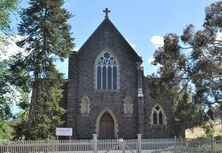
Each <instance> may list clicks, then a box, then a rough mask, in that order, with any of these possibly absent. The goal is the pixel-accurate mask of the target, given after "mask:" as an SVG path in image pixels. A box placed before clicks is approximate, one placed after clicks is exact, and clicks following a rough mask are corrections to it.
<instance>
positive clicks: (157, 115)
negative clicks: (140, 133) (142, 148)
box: [150, 104, 167, 125]
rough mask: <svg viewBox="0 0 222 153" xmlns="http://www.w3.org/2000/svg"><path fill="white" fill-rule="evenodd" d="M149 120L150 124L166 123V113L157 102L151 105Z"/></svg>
mask: <svg viewBox="0 0 222 153" xmlns="http://www.w3.org/2000/svg"><path fill="white" fill-rule="evenodd" d="M150 120H151V124H152V125H166V123H167V122H166V115H165V113H164V110H163V108H162V107H161V106H160V105H159V104H156V105H155V106H154V107H153V109H152V112H151V116H150Z"/></svg>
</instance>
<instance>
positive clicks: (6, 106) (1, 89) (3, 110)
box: [0, 0, 18, 139]
mask: <svg viewBox="0 0 222 153" xmlns="http://www.w3.org/2000/svg"><path fill="white" fill-rule="evenodd" d="M17 2H18V0H0V57H1V55H2V54H3V52H4V50H3V49H2V48H3V45H4V44H5V42H6V37H5V36H4V35H3V33H5V32H6V31H7V30H8V29H9V24H10V18H9V16H10V14H11V13H12V11H14V10H15V9H16V6H17ZM9 63H11V61H10V60H1V59H0V139H9V138H11V135H12V132H13V129H12V128H11V127H10V126H9V125H8V122H7V120H8V119H9V118H11V117H12V114H11V110H10V106H11V105H12V99H11V98H10V96H7V95H10V93H12V88H11V84H10V81H8V75H9V74H10V72H9V71H8V64H9Z"/></svg>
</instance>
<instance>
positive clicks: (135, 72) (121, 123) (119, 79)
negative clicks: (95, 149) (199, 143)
mask: <svg viewBox="0 0 222 153" xmlns="http://www.w3.org/2000/svg"><path fill="white" fill-rule="evenodd" d="M105 13H106V16H105V19H104V20H103V21H102V23H101V24H100V25H99V26H98V28H97V29H96V30H95V31H94V33H93V34H92V35H91V36H90V37H89V38H88V40H87V41H86V42H85V43H84V44H83V46H82V47H81V48H80V49H79V51H78V52H73V54H72V55H71V57H70V58H69V73H68V83H67V85H66V88H65V97H64V102H65V105H66V109H67V114H66V122H65V125H66V126H67V127H71V128H73V138H76V139H91V138H92V135H93V134H97V136H98V138H101V139H112V138H126V139H127V138H136V137H137V134H138V133H141V134H142V137H144V138H164V137H174V136H175V135H176V132H175V126H174V120H175V119H174V115H173V113H172V112H171V105H170V102H167V101H163V100H162V98H161V97H155V98H152V97H151V96H150V92H151V91H150V90H151V89H150V88H149V86H148V80H149V78H147V77H145V76H144V74H143V67H142V66H141V64H142V62H143V61H142V58H141V57H140V56H138V55H137V53H136V52H135V50H134V49H133V48H132V47H131V46H130V44H129V43H128V42H127V41H126V39H125V38H124V37H123V36H122V35H121V33H120V32H119V31H118V30H117V28H116V27H115V26H114V25H113V23H112V22H111V21H110V19H109V17H108V10H107V9H106V10H105Z"/></svg>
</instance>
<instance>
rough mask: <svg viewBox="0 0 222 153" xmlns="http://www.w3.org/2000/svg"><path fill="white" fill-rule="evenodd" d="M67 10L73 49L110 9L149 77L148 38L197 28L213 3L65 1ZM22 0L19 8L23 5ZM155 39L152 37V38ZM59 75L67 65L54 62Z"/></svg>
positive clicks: (150, 50)
mask: <svg viewBox="0 0 222 153" xmlns="http://www.w3.org/2000/svg"><path fill="white" fill-rule="evenodd" d="M65 1H66V4H65V8H67V9H68V10H69V11H70V12H71V13H72V14H73V15H74V16H73V17H72V18H71V19H70V20H69V23H70V25H71V26H72V31H71V32H72V33H73V34H72V36H73V37H74V38H75V41H74V42H75V44H76V48H75V50H78V48H80V47H81V45H82V44H83V43H84V42H85V41H86V40H87V39H88V37H89V36H90V35H91V34H92V32H93V31H94V30H95V29H96V28H97V27H98V25H99V24H100V23H101V22H102V21H103V19H104V13H103V12H102V11H103V10H104V8H106V7H107V8H109V9H110V10H111V13H110V14H109V18H110V20H111V21H112V22H113V23H114V25H115V26H116V27H117V28H118V29H119V31H120V32H121V33H122V35H123V36H124V37H125V38H126V39H127V40H128V41H129V42H130V43H131V44H132V45H133V47H134V49H135V50H136V52H137V53H138V54H139V55H140V56H142V58H143V61H144V63H143V65H144V74H145V75H149V74H152V73H153V72H155V71H156V68H155V67H154V66H152V65H151V64H150V63H149V62H150V60H151V59H152V55H153V53H154V52H155V50H156V49H157V47H158V45H157V44H158V43H159V42H156V41H158V40H159V38H161V37H156V38H157V39H156V40H155V39H154V41H153V43H155V42H156V43H157V44H156V45H155V44H153V43H152V42H151V39H152V38H153V37H154V36H164V35H165V34H167V33H177V34H181V33H182V30H183V29H184V28H185V26H186V25H188V24H191V23H192V24H193V25H194V26H195V27H196V29H200V28H201V26H202V24H203V21H204V9H205V7H206V6H209V5H210V4H211V3H213V2H216V1H215V0H65ZM26 2H27V0H22V3H21V6H22V7H24V6H26V4H25V3H26ZM154 38H155V37H154ZM57 65H58V68H59V70H60V71H61V72H63V73H65V74H67V71H68V68H67V67H68V64H67V61H65V62H64V63H57Z"/></svg>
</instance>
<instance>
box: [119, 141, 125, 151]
mask: <svg viewBox="0 0 222 153" xmlns="http://www.w3.org/2000/svg"><path fill="white" fill-rule="evenodd" d="M119 145H120V148H121V153H125V150H126V144H125V141H124V140H123V139H119Z"/></svg>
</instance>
